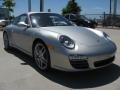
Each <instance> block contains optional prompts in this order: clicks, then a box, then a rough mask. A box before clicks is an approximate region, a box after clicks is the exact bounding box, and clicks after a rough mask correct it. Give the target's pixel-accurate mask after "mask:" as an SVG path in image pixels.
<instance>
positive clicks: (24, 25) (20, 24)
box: [18, 22, 30, 28]
mask: <svg viewBox="0 0 120 90" xmlns="http://www.w3.org/2000/svg"><path fill="white" fill-rule="evenodd" d="M18 25H19V26H22V27H27V28H29V27H30V25H29V24H26V23H25V22H19V23H18Z"/></svg>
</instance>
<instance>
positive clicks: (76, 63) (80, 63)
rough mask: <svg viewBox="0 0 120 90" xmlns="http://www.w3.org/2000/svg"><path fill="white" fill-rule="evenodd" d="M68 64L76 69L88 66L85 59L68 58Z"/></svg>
mask: <svg viewBox="0 0 120 90" xmlns="http://www.w3.org/2000/svg"><path fill="white" fill-rule="evenodd" d="M70 64H71V65H72V67H73V68H76V69H87V68H89V65H88V62H87V61H86V60H70Z"/></svg>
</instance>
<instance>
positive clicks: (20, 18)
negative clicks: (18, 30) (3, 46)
mask: <svg viewBox="0 0 120 90" xmlns="http://www.w3.org/2000/svg"><path fill="white" fill-rule="evenodd" d="M19 22H25V23H26V24H28V18H27V15H21V16H18V17H16V18H15V19H14V22H13V24H14V25H18V23H19Z"/></svg>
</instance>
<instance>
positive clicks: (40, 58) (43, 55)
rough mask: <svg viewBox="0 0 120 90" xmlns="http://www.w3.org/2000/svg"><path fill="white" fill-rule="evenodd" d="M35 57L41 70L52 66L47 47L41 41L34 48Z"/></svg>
mask: <svg viewBox="0 0 120 90" xmlns="http://www.w3.org/2000/svg"><path fill="white" fill-rule="evenodd" d="M33 57H34V60H35V62H36V65H37V66H38V67H39V69H40V70H43V71H46V70H48V69H49V68H50V56H49V52H48V49H47V47H46V46H45V45H44V44H43V43H42V42H40V41H38V42H36V43H35V45H34V48H33Z"/></svg>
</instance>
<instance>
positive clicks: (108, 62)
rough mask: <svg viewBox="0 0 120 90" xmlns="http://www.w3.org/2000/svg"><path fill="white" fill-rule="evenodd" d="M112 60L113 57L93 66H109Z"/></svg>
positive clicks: (97, 62)
mask: <svg viewBox="0 0 120 90" xmlns="http://www.w3.org/2000/svg"><path fill="white" fill-rule="evenodd" d="M114 58H115V56H114V57H112V58H109V59H106V60H100V61H96V62H95V63H94V66H95V67H100V66H104V65H107V64H110V63H112V62H113V61H114Z"/></svg>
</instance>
